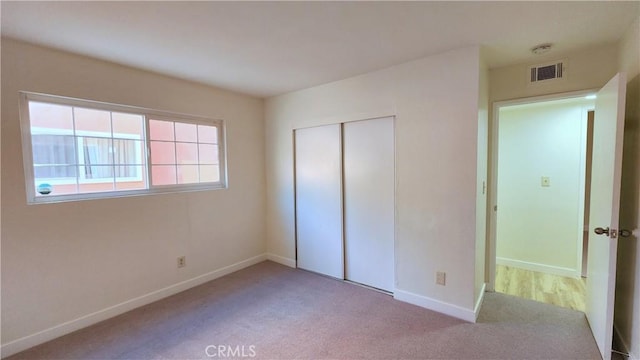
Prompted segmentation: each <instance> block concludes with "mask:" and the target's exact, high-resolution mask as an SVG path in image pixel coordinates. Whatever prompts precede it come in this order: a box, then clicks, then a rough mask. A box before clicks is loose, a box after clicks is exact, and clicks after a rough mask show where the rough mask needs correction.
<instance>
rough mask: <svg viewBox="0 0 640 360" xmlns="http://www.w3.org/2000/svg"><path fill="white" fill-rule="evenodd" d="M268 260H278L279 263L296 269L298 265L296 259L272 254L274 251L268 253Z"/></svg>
mask: <svg viewBox="0 0 640 360" xmlns="http://www.w3.org/2000/svg"><path fill="white" fill-rule="evenodd" d="M267 260H271V261H273V262H277V263H278V264H282V265H285V266H288V267H291V268H294V269H295V267H296V261H295V260H294V259H289V258H287V257H284V256H280V255H276V254H272V253H267Z"/></svg>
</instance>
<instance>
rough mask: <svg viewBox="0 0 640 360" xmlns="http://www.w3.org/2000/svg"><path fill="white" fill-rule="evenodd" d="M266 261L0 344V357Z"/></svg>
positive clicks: (256, 259) (183, 283)
mask: <svg viewBox="0 0 640 360" xmlns="http://www.w3.org/2000/svg"><path fill="white" fill-rule="evenodd" d="M265 260H267V254H261V255H258V256H254V257H252V258H249V259H247V260H243V261H240V262H237V263H235V264H232V265H229V266H225V267H223V268H220V269H218V270H214V271H211V272H209V273H206V274H203V275H199V276H196V277H194V278H191V279H189V280H185V281H181V282H179V283H177V284H174V285H171V286H167V287H165V288H163V289H159V290H156V291H153V292H150V293H148V294H145V295H142V296H139V297H137V298H134V299H131V300H127V301H125V302H122V303H120V304H117V305H114V306H110V307H108V308H106V309H102V310H99V311H96V312H94V313H91V314H87V315H85V316H82V317H79V318H77V319H74V320H71V321H67V322H65V323H62V324H59V325H56V326H53V327H51V328H48V329H45V330H42V331H39V332H37V333H35V334H32V335H27V336H25V337H22V338H20V339H17V340H13V341H10V342H8V343H6V344H2V346H0V354H1V357H2V358H5V357H7V356H11V355H13V354H16V353H19V352H20V351H23V350H26V349H28V348H31V347H34V346H36V345H40V344H42V343H45V342H47V341H49V340H53V339H55V338H58V337H60V336H63V335H66V334H69V333H71V332H74V331H76V330H80V329H82V328H85V327H87V326H90V325H93V324H95V323H98V322H100V321H103V320H107V319H109V318H112V317H114V316H117V315H120V314H123V313H125V312H127V311H130V310H133V309H135V308H138V307H140V306H143V305H147V304H149V303H152V302H154V301H158V300H160V299H163V298H165V297H168V296H171V295H174V294H177V293H179V292H181V291H184V290H187V289H190V288H192V287H194V286H198V285H200V284H204V283H206V282H208V281H211V280H214V279H217V278H219V277H222V276H224V275H227V274H230V273H232V272H235V271H238V270H241V269H244V268H246V267H249V266H251V265H255V264H257V263H259V262H262V261H265Z"/></svg>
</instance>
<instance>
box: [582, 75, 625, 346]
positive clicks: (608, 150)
mask: <svg viewBox="0 0 640 360" xmlns="http://www.w3.org/2000/svg"><path fill="white" fill-rule="evenodd" d="M626 86H627V82H626V76H625V74H624V73H619V74H617V75H616V76H615V77H613V79H611V80H610V81H609V82H608V83H607V84H606V85H605V86H604V87H603V88H602V89H601V90H600V91H599V92H598V97H597V99H596V108H595V121H594V130H593V162H592V172H591V174H592V177H591V207H590V211H589V255H588V258H589V259H588V263H589V266H588V271H587V298H586V302H587V311H586V314H587V319H588V320H589V325H590V326H591V331H592V332H593V337H594V338H595V340H596V343H597V344H598V348H599V350H600V353H601V355H602V358H603V359H610V358H611V342H612V340H613V305H614V295H615V283H616V255H617V249H618V233H619V229H618V215H619V209H620V178H621V173H622V140H623V131H624V106H625V104H624V103H625V93H626Z"/></svg>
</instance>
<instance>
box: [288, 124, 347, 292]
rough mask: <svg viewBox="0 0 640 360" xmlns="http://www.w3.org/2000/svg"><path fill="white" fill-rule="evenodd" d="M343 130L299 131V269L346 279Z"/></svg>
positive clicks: (297, 170) (297, 218)
mask: <svg viewBox="0 0 640 360" xmlns="http://www.w3.org/2000/svg"><path fill="white" fill-rule="evenodd" d="M340 128H341V126H340V125H339V124H336V125H328V126H320V127H314V128H308V129H298V130H296V131H295V175H296V179H295V180H296V221H297V226H296V236H297V263H298V267H299V268H302V269H306V270H310V271H314V272H317V273H320V274H325V275H329V276H333V277H336V278H339V279H344V256H343V253H344V249H343V243H344V242H343V238H342V136H341V131H340V130H341V129H340Z"/></svg>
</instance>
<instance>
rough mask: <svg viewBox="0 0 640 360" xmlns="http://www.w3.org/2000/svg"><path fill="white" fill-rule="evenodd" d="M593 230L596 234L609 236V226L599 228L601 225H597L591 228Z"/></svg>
mask: <svg viewBox="0 0 640 360" xmlns="http://www.w3.org/2000/svg"><path fill="white" fill-rule="evenodd" d="M593 232H594V233H596V234H598V235H603V234H605V235H607V236H609V227H606V228H604V229H603V228H601V227H597V228H595V229H593Z"/></svg>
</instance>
